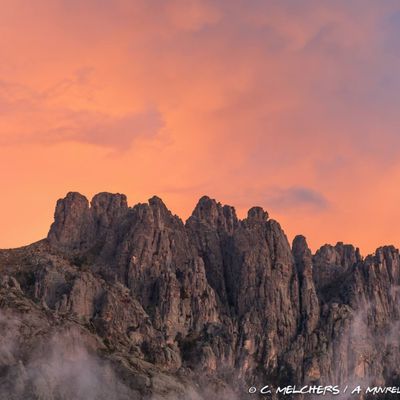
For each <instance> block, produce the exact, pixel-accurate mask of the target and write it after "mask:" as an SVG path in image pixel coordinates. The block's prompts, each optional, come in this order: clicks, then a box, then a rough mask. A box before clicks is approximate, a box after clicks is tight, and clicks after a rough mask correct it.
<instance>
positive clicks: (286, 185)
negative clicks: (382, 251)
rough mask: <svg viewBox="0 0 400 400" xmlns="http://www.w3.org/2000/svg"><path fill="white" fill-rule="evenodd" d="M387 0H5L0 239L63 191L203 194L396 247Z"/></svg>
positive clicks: (393, 89)
mask: <svg viewBox="0 0 400 400" xmlns="http://www.w3.org/2000/svg"><path fill="white" fill-rule="evenodd" d="M398 12H399V6H398V5H397V4H396V3H395V2H392V1H382V2H379V4H378V3H376V2H373V1H362V2H361V1H355V2H352V3H351V4H349V3H348V2H341V1H338V2H331V3H329V4H328V3H325V2H320V1H314V0H309V1H306V0H304V1H298V2H289V1H267V2H265V1H254V2H251V3H249V2H245V1H242V0H233V1H229V2H228V1H222V0H218V1H197V0H193V1H192V0H191V1H178V0H170V1H165V2H159V1H156V0H151V1H147V0H146V1H144V0H137V1H134V2H132V1H125V0H113V1H108V2H104V1H94V0H92V1H85V2H78V1H74V0H73V1H66V0H64V1H63V0H58V1H55V2H53V1H51V2H50V1H42V2H39V3H35V4H33V3H32V4H31V3H27V2H24V1H20V0H13V1H11V0H6V1H5V2H4V4H2V13H1V15H0V26H1V27H2V28H1V29H2V34H1V35H0V49H1V52H2V55H3V57H2V62H1V63H0V114H1V118H0V171H1V176H0V177H1V179H2V182H4V185H6V188H7V194H6V195H4V196H2V199H1V200H0V202H1V207H0V210H3V211H0V213H1V218H2V221H3V223H5V224H6V225H5V226H11V228H10V229H3V230H2V232H1V233H0V247H7V246H16V245H21V244H25V243H28V242H31V241H33V240H36V239H39V238H41V237H43V236H44V235H45V234H46V231H47V228H48V226H49V225H50V223H51V219H52V212H53V206H54V204H55V201H56V200H57V198H59V197H61V196H63V195H64V194H65V193H66V192H68V191H70V190H78V191H81V192H83V193H84V194H86V195H89V196H90V195H93V194H94V193H95V192H98V191H103V190H107V191H118V192H124V193H126V194H127V195H128V196H129V199H130V202H131V203H134V202H138V201H144V200H145V199H146V198H148V197H150V196H151V195H153V194H157V195H159V196H161V197H163V198H164V199H165V201H166V203H167V204H168V205H169V206H170V207H171V208H172V210H173V211H174V212H176V213H178V214H179V215H181V216H182V217H187V216H188V215H189V214H190V212H191V210H192V209H193V207H194V205H195V202H196V201H197V198H199V197H200V196H201V195H203V194H209V195H210V196H212V197H215V198H218V199H219V200H221V201H223V202H225V203H229V204H232V205H235V206H237V208H238V211H239V214H240V215H244V213H245V211H246V209H247V208H249V207H250V206H252V205H254V204H257V205H261V206H264V207H265V208H266V209H268V210H269V211H270V214H271V216H272V217H274V218H276V219H278V220H279V221H280V222H282V225H283V226H284V228H285V230H286V231H287V233H288V234H289V236H290V237H292V236H293V235H294V234H297V233H303V234H305V235H306V236H307V237H308V239H309V242H310V243H311V245H312V246H313V247H314V249H315V248H316V247H317V246H319V245H321V244H323V243H325V242H335V241H338V240H344V241H350V242H354V243H355V244H356V245H359V246H361V248H362V249H363V250H364V251H372V250H373V249H374V247H376V246H377V245H378V244H381V243H385V242H387V243H394V244H397V245H399V241H398V235H397V231H396V229H395V224H394V223H393V221H394V220H396V218H397V217H398V216H399V214H398V210H397V208H398V207H397V204H398V203H397V201H398V198H399V191H398V190H397V188H396V186H397V185H396V179H397V178H398V175H399V172H400V165H399V160H398V157H397V151H396V149H397V146H398V144H399V137H398V133H397V132H398V117H397V114H398V107H397V105H398V89H399V85H400V78H399V77H398V73H397V71H398V68H399V55H400V51H399V50H400V49H399V48H398V46H397V45H396V43H397V39H396V38H397V37H398V33H399V32H398V28H396V26H397V17H396V16H397V15H398V14H397V13H398Z"/></svg>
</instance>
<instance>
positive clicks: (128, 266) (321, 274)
mask: <svg viewBox="0 0 400 400" xmlns="http://www.w3.org/2000/svg"><path fill="white" fill-rule="evenodd" d="M0 273H1V275H0V334H1V335H2V337H3V338H5V339H4V340H3V343H2V344H0V395H1V396H0V397H1V398H10V399H39V398H40V399H49V400H53V399H54V400H55V399H84V398H85V399H91V398H93V399H94V398H96V399H97V398H100V399H101V398H111V399H115V400H119V399H125V398H126V399H128V398H134V399H138V400H140V399H150V398H151V399H152V400H155V399H181V398H185V399H193V400H194V399H202V398H207V399H214V398H215V399H224V398H225V397H226V398H237V399H239V398H240V399H241V398H243V399H244V398H249V397H252V398H255V397H254V396H255V395H250V394H248V387H249V386H255V387H257V388H258V389H259V388H261V387H262V386H264V385H267V384H268V385H271V386H275V387H276V386H279V385H281V386H282V385H288V384H292V385H303V384H317V385H319V384H321V385H346V384H352V383H354V382H357V383H359V384H365V385H387V386H388V385H396V384H397V385H399V384H400V352H399V344H400V343H399V333H398V332H399V330H398V328H399V327H400V324H399V320H400V309H399V305H400V258H399V251H398V250H397V249H395V248H394V247H391V246H388V247H383V248H379V249H378V250H377V251H376V252H375V254H374V255H371V256H368V257H366V258H365V259H363V258H362V257H361V255H360V253H359V251H358V249H355V248H354V247H353V246H351V245H344V244H343V243H338V244H336V245H335V246H331V245H325V246H323V247H321V248H320V249H319V250H318V251H317V252H316V253H315V254H314V255H313V254H312V253H311V251H310V249H309V248H308V245H307V242H306V239H305V238H304V237H303V236H297V237H296V238H295V239H294V241H293V244H292V246H291V245H290V244H289V242H288V240H287V238H286V236H285V234H284V232H283V230H282V229H281V227H280V225H279V224H278V223H277V222H276V221H274V220H271V219H269V216H268V213H267V212H265V211H264V210H263V209H262V208H260V207H253V208H251V209H250V210H249V212H248V215H247V218H245V219H243V220H239V219H238V218H237V216H236V213H235V210H234V208H233V207H230V206H226V205H224V206H223V205H221V204H220V203H218V202H216V201H215V200H213V199H210V198H208V197H202V198H201V199H200V201H199V203H198V204H197V206H196V207H195V209H194V211H193V214H192V215H191V217H190V218H189V219H188V220H187V222H186V224H185V223H183V222H182V221H181V219H180V218H179V217H177V216H175V215H173V214H172V213H171V212H170V211H169V210H168V209H167V207H166V206H165V205H164V203H163V202H162V200H161V199H159V198H158V197H153V198H152V199H150V200H149V202H148V203H146V204H138V205H136V206H134V207H128V205H127V200H126V197H125V196H124V195H121V194H110V193H100V194H98V195H96V196H95V197H94V198H93V199H92V201H91V202H90V204H89V201H88V200H87V199H86V198H85V197H84V196H82V195H80V194H79V193H69V194H68V195H67V196H66V197H65V199H62V200H59V201H58V202H57V206H56V211H55V221H54V223H53V225H52V226H51V229H50V232H49V235H48V237H47V239H44V240H43V241H41V242H38V243H35V244H33V245H31V246H27V247H25V248H21V249H15V250H2V251H0ZM7 332H8V333H7ZM9 332H12V334H11V335H10V334H9ZM45 343H47V344H49V346H50V347H49V348H50V350H49V351H48V353H49V354H47V355H43V354H39V353H40V349H42V348H43V346H44V344H45ZM60 363H61V364H60ZM53 364H54V365H53ZM49 366H50V367H49ZM80 370H84V371H85V372H84V373H82V374H78V375H77V376H75V374H76V371H80ZM71 381H74V382H79V385H80V386H79V385H78V386H79V387H78V389H79V391H78V392H77V391H75V392H74V391H73V390H72V389H71ZM102 385H104V388H102ZM95 387H96V388H97V389H94V388H95ZM99 387H101V388H102V389H101V390H99V389H98V388H99ZM90 396H92V397H90ZM285 398H287V397H285Z"/></svg>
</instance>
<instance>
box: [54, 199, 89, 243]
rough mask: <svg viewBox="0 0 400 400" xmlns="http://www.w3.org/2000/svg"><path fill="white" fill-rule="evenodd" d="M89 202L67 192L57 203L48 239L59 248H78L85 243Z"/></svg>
mask: <svg viewBox="0 0 400 400" xmlns="http://www.w3.org/2000/svg"><path fill="white" fill-rule="evenodd" d="M89 219H90V214H89V202H88V200H87V198H86V197H85V196H82V195H81V194H80V193H77V192H69V193H68V194H67V195H66V197H65V198H64V199H60V200H58V201H57V205H56V210H55V214H54V223H53V224H52V226H51V228H50V232H49V235H48V239H49V241H50V243H52V244H54V245H56V244H57V245H59V247H68V248H71V249H77V248H79V247H80V246H81V245H82V243H83V242H84V241H85V237H84V231H85V228H86V227H87V225H88V224H89Z"/></svg>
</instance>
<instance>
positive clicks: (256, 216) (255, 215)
mask: <svg viewBox="0 0 400 400" xmlns="http://www.w3.org/2000/svg"><path fill="white" fill-rule="evenodd" d="M267 220H268V213H267V212H266V211H264V210H263V208H262V207H252V208H250V210H249V211H248V212H247V222H249V223H257V222H265V221H267Z"/></svg>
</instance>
